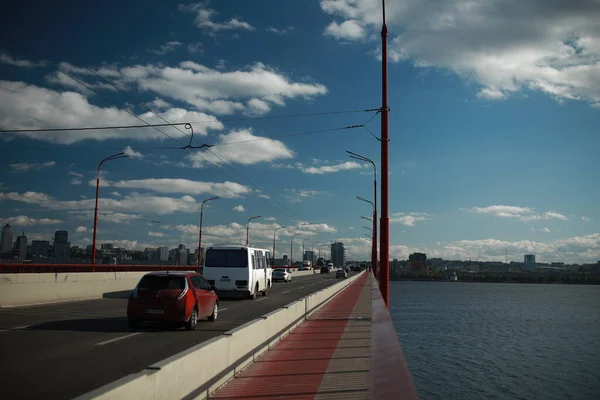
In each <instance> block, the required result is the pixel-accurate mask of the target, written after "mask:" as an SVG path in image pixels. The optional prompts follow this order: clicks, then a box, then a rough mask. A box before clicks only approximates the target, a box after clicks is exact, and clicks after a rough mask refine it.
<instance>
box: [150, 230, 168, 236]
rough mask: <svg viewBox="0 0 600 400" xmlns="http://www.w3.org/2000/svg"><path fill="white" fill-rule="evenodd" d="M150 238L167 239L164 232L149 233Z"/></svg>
mask: <svg viewBox="0 0 600 400" xmlns="http://www.w3.org/2000/svg"><path fill="white" fill-rule="evenodd" d="M148 236H152V237H165V234H164V233H163V232H152V231H148Z"/></svg>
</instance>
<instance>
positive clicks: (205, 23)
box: [178, 3, 254, 33]
mask: <svg viewBox="0 0 600 400" xmlns="http://www.w3.org/2000/svg"><path fill="white" fill-rule="evenodd" d="M178 9H179V10H180V11H186V12H192V13H195V14H196V19H195V20H194V23H195V25H196V26H197V27H198V28H201V29H204V30H207V31H209V32H211V33H214V32H218V31H224V30H237V29H240V30H247V31H253V30H254V27H253V26H251V25H250V24H249V23H247V22H244V21H242V20H240V19H239V18H231V19H230V20H229V21H225V22H215V21H213V17H214V16H216V15H217V14H218V13H217V12H216V11H215V10H213V9H211V8H207V7H206V5H205V4H203V3H191V4H188V5H184V4H180V5H179V7H178Z"/></svg>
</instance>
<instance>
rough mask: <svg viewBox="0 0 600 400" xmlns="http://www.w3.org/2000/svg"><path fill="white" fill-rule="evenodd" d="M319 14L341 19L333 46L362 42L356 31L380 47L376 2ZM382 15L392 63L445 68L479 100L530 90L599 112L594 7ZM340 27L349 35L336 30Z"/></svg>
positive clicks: (339, 4) (403, 7) (421, 8)
mask: <svg viewBox="0 0 600 400" xmlns="http://www.w3.org/2000/svg"><path fill="white" fill-rule="evenodd" d="M321 8H322V9H323V11H324V12H325V13H327V14H330V15H332V16H335V17H338V18H341V19H342V20H344V22H342V23H341V24H338V23H337V22H333V23H332V25H330V27H331V31H332V34H333V32H335V33H336V34H335V35H334V36H335V37H336V38H337V39H338V40H353V39H356V38H357V37H362V36H361V35H360V32H361V29H362V30H364V31H366V32H365V33H364V34H363V36H365V37H369V38H370V40H371V41H372V43H373V44H374V45H376V44H377V43H378V41H379V31H380V29H381V2H380V1H379V0H362V1H353V0H321ZM386 14H387V15H386V18H387V25H388V28H389V31H390V34H391V40H390V46H389V58H390V60H391V61H392V62H400V61H403V60H411V61H412V62H413V64H414V65H415V67H418V68H429V67H437V68H447V69H449V70H451V71H453V72H455V73H456V74H457V75H459V76H461V77H463V78H464V79H465V80H468V81H471V82H475V83H476V84H478V85H480V90H479V94H478V96H479V97H480V98H487V99H494V100H498V99H503V98H506V97H508V96H510V95H512V94H514V93H516V92H518V91H520V90H522V89H530V90H537V91H541V92H543V93H546V94H548V95H549V96H551V97H554V98H556V99H558V100H565V99H576V100H583V101H587V102H589V103H591V104H592V105H594V106H595V107H600V29H598V26H599V25H598V20H600V8H598V7H597V6H596V4H595V3H594V2H593V1H587V2H586V1H582V2H568V1H565V2H560V1H555V2H550V3H547V4H546V3H544V5H543V7H542V8H540V4H538V2H527V1H525V2H524V1H521V0H489V1H485V2H477V1H476V2H473V1H471V2H469V1H464V0H434V1H430V2H423V1H421V0H395V1H388V3H387V4H386ZM345 23H348V24H351V25H349V26H352V29H341V28H340V27H343V26H344V24H345ZM327 29H330V28H329V27H328V28H327ZM394 34H396V35H397V36H395V37H394V36H393V35H394ZM376 54H380V49H378V50H377V51H376Z"/></svg>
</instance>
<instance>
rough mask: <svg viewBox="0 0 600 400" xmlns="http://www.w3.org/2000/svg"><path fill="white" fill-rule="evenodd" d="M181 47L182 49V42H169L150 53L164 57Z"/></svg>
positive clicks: (151, 50)
mask: <svg viewBox="0 0 600 400" xmlns="http://www.w3.org/2000/svg"><path fill="white" fill-rule="evenodd" d="M179 47H181V42H177V41H170V42H167V43H165V44H162V45H160V46H158V48H156V49H150V50H149V51H150V52H152V53H154V54H158V55H159V56H162V55H165V54H167V53H170V52H172V51H175V50H177V49H178V48H179Z"/></svg>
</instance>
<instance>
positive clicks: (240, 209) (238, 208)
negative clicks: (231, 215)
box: [233, 204, 246, 212]
mask: <svg viewBox="0 0 600 400" xmlns="http://www.w3.org/2000/svg"><path fill="white" fill-rule="evenodd" d="M233 211H237V212H244V211H246V209H245V208H244V205H243V204H240V205H237V206H235V207H233Z"/></svg>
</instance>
